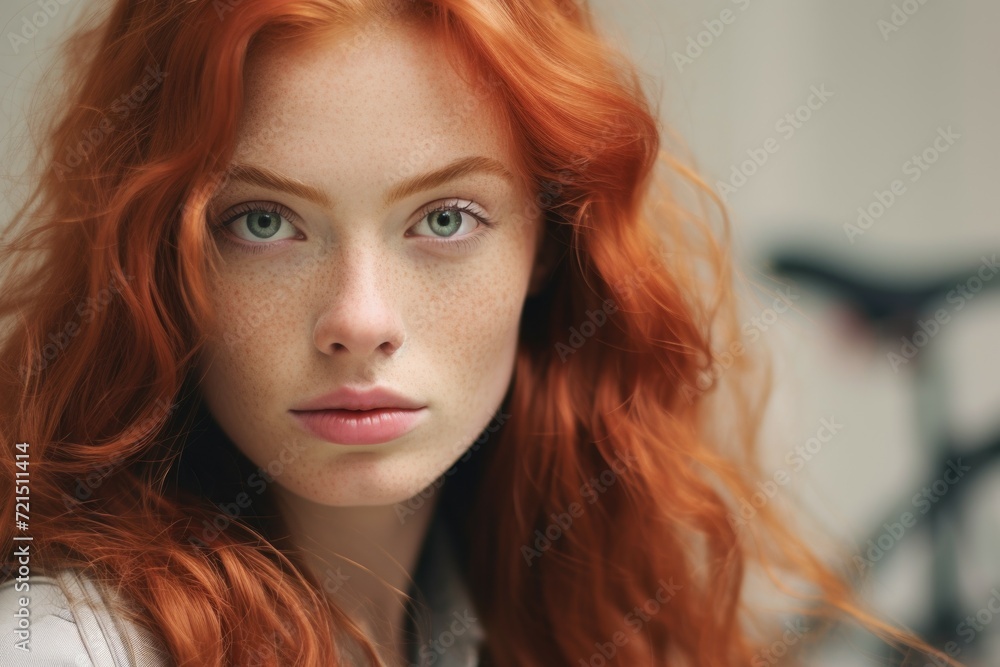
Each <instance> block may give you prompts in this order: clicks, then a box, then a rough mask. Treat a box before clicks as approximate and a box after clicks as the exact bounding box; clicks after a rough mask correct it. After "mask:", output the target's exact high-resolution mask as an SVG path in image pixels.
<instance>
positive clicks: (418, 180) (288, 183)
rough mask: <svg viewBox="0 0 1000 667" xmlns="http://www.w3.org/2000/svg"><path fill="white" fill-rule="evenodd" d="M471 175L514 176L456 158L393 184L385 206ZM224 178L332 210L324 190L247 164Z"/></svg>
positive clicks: (485, 162) (491, 162) (477, 159)
mask: <svg viewBox="0 0 1000 667" xmlns="http://www.w3.org/2000/svg"><path fill="white" fill-rule="evenodd" d="M473 173H485V174H495V175H497V176H500V177H502V178H504V179H506V180H508V181H510V182H512V183H513V182H514V180H515V179H514V176H513V174H511V172H510V171H509V170H508V169H507V168H506V167H504V166H503V164H502V163H500V162H499V161H498V160H495V159H493V158H490V157H485V156H481V155H479V156H470V157H464V158H459V159H457V160H455V161H454V162H451V163H450V164H447V165H445V166H444V167H441V168H440V169H435V170H434V171H430V172H427V173H425V174H418V175H416V176H413V177H411V178H408V179H406V180H404V181H400V182H399V183H396V184H395V185H393V186H392V187H391V188H390V189H389V191H388V192H387V193H386V196H385V206H387V207H388V206H392V205H393V204H394V203H396V202H397V201H399V200H400V199H403V198H405V197H408V196H410V195H412V194H416V193H418V192H423V191H424V190H430V189H431V188H434V187H437V186H439V185H443V184H444V183H448V182H449V181H453V180H455V179H457V178H460V177H462V176H465V175H467V174H473ZM226 175H227V178H228V179H231V180H233V181H239V182H242V183H248V184H250V185H256V186H260V187H264V188H268V189H269V190H277V191H280V192H287V193H289V194H292V195H295V196H296V197H300V198H302V199H305V200H307V201H311V202H313V203H314V204H317V205H319V206H323V207H326V208H332V207H333V201H332V200H331V199H330V197H329V195H327V193H326V191H325V190H323V189H322V188H318V187H316V186H314V185H310V184H308V183H303V182H302V181H300V180H297V179H294V178H289V177H287V176H283V175H282V174H279V173H278V172H276V171H272V170H271V169H268V168H266V167H255V166H251V165H246V164H233V165H232V166H230V167H229V169H228V170H227V172H226Z"/></svg>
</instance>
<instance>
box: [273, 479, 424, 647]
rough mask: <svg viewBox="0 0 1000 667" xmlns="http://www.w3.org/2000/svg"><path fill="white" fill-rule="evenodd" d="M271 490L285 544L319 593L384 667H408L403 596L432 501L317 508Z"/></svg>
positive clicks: (279, 490)
mask: <svg viewBox="0 0 1000 667" xmlns="http://www.w3.org/2000/svg"><path fill="white" fill-rule="evenodd" d="M273 491H274V500H275V503H276V507H277V508H278V510H279V513H280V515H281V522H280V523H281V524H282V527H283V529H284V530H285V532H286V533H287V536H286V537H287V540H288V542H290V543H291V545H293V546H294V548H295V549H296V550H297V551H299V552H301V554H302V556H301V558H302V562H303V563H304V565H305V566H306V567H307V568H309V570H310V571H311V573H312V574H313V576H314V577H315V579H316V580H317V581H318V582H320V584H321V586H322V588H323V590H324V591H325V592H326V593H327V595H329V596H330V597H331V599H332V600H333V601H334V602H335V603H336V604H337V605H338V606H339V607H340V608H341V609H343V610H344V611H345V612H346V613H347V614H348V616H349V617H350V618H351V619H352V620H354V621H355V622H356V623H358V625H359V626H360V627H361V629H362V630H363V631H364V632H365V634H366V635H367V636H368V637H369V638H370V639H372V640H374V642H375V643H376V644H377V645H378V646H379V647H380V649H379V650H380V653H381V654H382V655H383V656H384V659H385V660H386V664H388V665H393V664H395V663H396V662H397V661H401V662H399V664H402V665H405V664H409V662H408V661H406V660H405V659H404V656H405V651H406V646H407V643H406V638H405V637H404V636H403V631H404V629H405V623H406V616H405V611H406V594H407V592H408V590H409V587H410V582H411V580H412V575H413V573H414V571H415V570H416V567H417V561H418V558H419V556H420V551H421V547H422V546H423V543H424V539H425V537H426V535H427V531H428V528H429V527H430V522H431V519H432V517H433V514H434V511H435V507H436V501H437V494H436V493H435V494H432V495H431V497H430V498H428V499H426V500H425V501H424V502H423V503H422V505H421V506H420V508H419V509H418V510H415V511H411V510H410V509H409V507H407V509H406V511H405V512H399V511H398V508H397V506H396V505H386V506H361V507H330V506H326V505H321V504H318V503H315V502H313V501H311V500H307V499H305V498H302V497H301V496H298V495H296V494H294V493H292V492H290V491H288V490H286V489H284V488H282V487H281V486H280V485H278V484H276V485H274V487H273Z"/></svg>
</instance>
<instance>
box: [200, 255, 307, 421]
mask: <svg viewBox="0 0 1000 667" xmlns="http://www.w3.org/2000/svg"><path fill="white" fill-rule="evenodd" d="M211 294H212V302H213V306H214V308H215V312H216V313H217V322H218V327H219V328H218V330H217V332H216V335H215V337H214V338H213V339H212V342H211V343H210V344H209V345H207V346H206V355H205V360H206V362H207V364H206V368H205V369H204V370H205V378H204V381H203V383H202V390H203V393H204V395H205V398H206V399H207V400H208V402H209V404H210V405H215V406H218V407H219V409H220V411H224V412H234V411H236V410H238V411H240V412H247V411H250V410H255V409H256V414H262V413H264V410H265V408H266V406H267V405H268V399H269V397H271V396H280V394H281V392H282V391H284V390H286V389H287V388H286V387H284V384H286V383H285V382H284V378H283V376H282V375H281V374H280V373H278V372H276V371H277V370H278V369H281V368H286V369H287V368H293V367H294V366H292V365H291V364H292V363H293V362H294V358H295V356H296V355H297V352H298V349H297V348H296V344H297V343H298V344H299V345H301V342H300V341H297V338H298V337H300V336H299V335H298V334H299V332H298V330H297V328H296V327H295V326H293V325H292V324H291V323H293V322H295V321H296V320H297V319H299V318H300V316H299V315H298V314H297V309H299V308H300V307H301V304H299V303H298V302H297V300H296V295H295V291H294V290H293V289H291V285H285V284H284V283H282V282H281V280H280V278H279V276H276V275H272V274H269V273H268V272H265V271H261V272H258V273H255V274H253V275H242V272H232V273H230V274H223V275H221V276H220V277H219V279H218V281H217V282H216V283H215V284H214V285H213V286H212V289H211ZM307 342H308V341H307Z"/></svg>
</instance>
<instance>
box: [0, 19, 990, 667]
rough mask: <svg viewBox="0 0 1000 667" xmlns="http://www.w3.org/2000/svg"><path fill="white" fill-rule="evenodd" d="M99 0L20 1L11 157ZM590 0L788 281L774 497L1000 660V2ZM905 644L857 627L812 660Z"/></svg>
mask: <svg viewBox="0 0 1000 667" xmlns="http://www.w3.org/2000/svg"><path fill="white" fill-rule="evenodd" d="M83 2H84V0H65V1H63V0H59V2H53V3H51V6H52V7H53V8H54V10H55V13H54V14H53V15H51V16H49V15H47V14H44V13H40V11H41V10H40V5H39V4H38V3H37V2H19V1H18V2H14V1H10V0H4V2H3V3H2V5H0V25H3V26H4V29H3V36H2V37H3V39H2V44H0V54H2V55H0V93H2V95H0V142H2V145H0V150H3V151H4V154H5V155H8V156H11V157H13V158H15V161H16V159H18V157H19V156H18V155H14V154H12V153H11V152H10V147H11V146H12V144H11V141H12V139H14V138H17V137H18V136H19V135H20V134H21V133H23V132H24V122H25V118H24V107H25V105H26V104H27V103H28V101H29V100H30V98H31V96H32V93H33V90H34V85H35V81H36V79H37V76H38V74H39V73H40V72H41V70H42V68H43V67H44V66H45V64H46V63H47V59H48V57H49V56H50V55H51V54H52V51H51V50H52V47H53V45H54V44H55V43H56V42H57V41H58V40H59V38H60V37H61V34H62V31H63V30H64V28H65V26H67V25H68V24H69V23H70V22H72V21H73V19H74V18H75V17H76V16H77V15H78V14H79V11H80V10H81V9H82V7H83ZM593 7H594V9H595V11H596V13H597V15H598V16H599V18H600V21H599V24H600V26H601V27H602V29H603V30H604V31H605V33H606V34H608V35H609V36H611V37H613V38H614V39H616V40H618V41H619V42H620V43H621V44H622V45H623V46H624V48H625V49H626V51H627V52H629V53H630V54H631V56H632V57H633V58H634V59H635V61H636V62H637V64H638V65H639V67H640V68H641V70H642V71H643V72H644V74H645V75H646V76H647V80H648V81H649V82H650V83H651V84H652V85H653V86H654V88H653V89H652V90H651V92H653V93H654V99H655V100H656V101H658V103H659V104H660V105H661V106H660V109H661V112H662V113H661V116H662V119H663V121H664V123H665V124H667V125H668V126H670V127H671V128H673V129H674V130H676V131H677V133H678V134H679V135H680V136H681V137H682V138H683V139H684V141H685V142H686V143H687V144H688V146H689V148H690V150H691V152H692V154H693V156H694V158H695V160H696V163H697V167H698V168H699V169H700V172H701V174H702V175H703V176H704V178H705V179H706V181H707V182H709V183H710V184H712V185H713V187H714V189H715V191H716V192H717V193H718V194H719V195H720V196H721V197H723V199H724V200H725V201H726V203H727V205H728V207H729V210H730V213H731V215H732V223H733V239H734V244H735V248H736V251H737V260H738V262H739V264H740V270H741V271H742V272H743V273H744V274H745V275H746V276H747V277H749V278H750V279H752V280H755V281H758V282H760V283H761V284H765V285H767V286H768V288H769V289H771V290H775V291H779V292H780V293H782V294H785V295H786V301H785V302H782V303H776V302H774V300H773V296H771V295H767V294H764V293H761V294H758V295H756V296H755V298H752V299H748V300H747V302H746V304H745V313H746V318H745V320H744V322H745V327H744V331H746V332H747V336H748V338H747V341H746V342H747V343H748V346H749V345H751V344H752V345H767V346H769V347H770V348H771V349H773V350H774V351H775V352H776V353H777V354H776V355H775V356H776V361H777V368H776V370H777V375H776V385H775V386H776V390H775V395H774V400H773V401H772V403H771V408H770V411H769V413H768V418H767V431H768V433H771V434H773V435H774V437H773V438H765V440H764V442H765V444H766V443H771V442H773V443H775V444H774V446H773V447H772V448H771V449H770V450H768V451H767V457H768V466H770V467H769V468H767V469H769V470H773V471H774V472H775V473H776V474H777V473H779V472H784V473H785V474H786V475H787V477H782V478H781V479H785V480H786V481H787V484H782V485H780V486H779V487H778V491H777V492H778V493H781V494H788V495H789V496H790V497H791V496H792V495H794V497H796V498H801V499H803V503H804V505H806V506H808V509H809V510H810V511H811V512H812V513H813V515H815V516H817V517H820V518H821V520H822V522H823V524H822V526H819V527H817V526H813V527H811V528H812V529H814V530H816V529H819V530H822V531H825V532H828V533H829V534H830V535H832V536H833V537H834V538H835V539H838V540H842V541H843V543H844V544H846V545H848V547H847V550H848V551H849V552H851V553H854V554H855V558H854V564H855V566H856V567H857V569H858V571H859V573H860V572H863V573H864V574H865V575H867V576H868V577H869V581H870V584H869V585H868V586H867V587H866V588H865V595H866V596H867V598H868V599H869V600H870V601H871V602H872V604H874V605H875V606H876V608H877V609H878V610H880V611H881V612H883V613H885V614H887V615H889V616H891V617H892V618H894V619H897V620H899V621H901V622H903V623H905V624H906V625H908V626H909V627H911V628H913V629H915V630H916V631H918V632H919V633H920V634H921V635H922V636H924V637H926V638H928V639H929V640H931V641H932V642H933V643H934V644H935V645H937V646H939V647H940V648H942V649H945V648H946V647H948V652H949V653H950V654H951V655H953V656H954V657H956V658H958V659H959V660H961V661H963V662H965V663H966V664H968V665H970V666H977V667H978V666H996V665H1000V465H998V464H1000V462H998V461H994V460H993V456H994V454H996V453H998V452H1000V381H998V379H1000V350H998V344H1000V289H998V287H1000V264H998V260H1000V218H998V214H997V212H996V206H997V192H998V189H1000V184H998V183H997V179H998V177H1000V169H998V168H997V165H996V160H997V156H998V155H1000V130H998V128H997V109H998V107H1000V44H998V41H1000V40H998V36H997V35H998V33H1000V3H998V2H996V0H948V1H947V2H946V1H945V0H814V1H812V2H802V1H801V0H798V1H796V0H768V1H767V2H765V1H764V0H594V3H593ZM21 157H23V158H24V159H25V160H26V159H27V157H28V156H21ZM20 167H21V165H19V164H16V163H12V164H8V165H7V169H8V170H9V171H10V172H11V173H15V174H16V173H17V172H18V170H19V169H20ZM19 187H20V186H19V184H16V183H11V182H7V183H5V192H4V194H5V196H8V197H11V198H13V199H14V200H16V201H20V200H21V195H22V192H21V191H20V190H19V189H18V188H19ZM781 286H784V287H781ZM784 303H790V304H792V305H793V306H794V309H792V308H785V307H784V305H783V304H784ZM789 443H791V446H790V445H789ZM763 481H765V480H762V482H763ZM803 529H804V528H803ZM994 620H996V622H994ZM784 648H788V647H784ZM782 649H783V647H781V646H775V655H766V656H761V660H760V661H759V662H758V663H757V664H759V665H770V664H778V663H779V662H780V656H779V655H778V654H779V653H783V650H782ZM890 655H891V654H890V653H888V652H886V651H885V649H884V647H881V646H880V645H879V644H878V643H877V642H874V641H872V639H871V638H870V637H869V636H866V635H863V634H858V635H851V634H844V633H840V634H838V636H837V638H835V639H831V640H830V641H828V642H826V643H825V644H824V645H823V646H821V647H820V649H818V650H817V651H816V654H815V655H814V656H813V657H812V658H811V660H810V663H809V664H816V665H823V666H827V667H834V666H837V667H839V666H844V665H859V666H866V665H875V664H886V658H887V656H890Z"/></svg>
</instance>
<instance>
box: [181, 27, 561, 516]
mask: <svg viewBox="0 0 1000 667" xmlns="http://www.w3.org/2000/svg"><path fill="white" fill-rule="evenodd" d="M434 40H435V37H433V36H432V35H430V34H427V33H424V32H422V31H421V30H420V29H417V28H413V27H405V26H392V27H390V26H386V27H385V29H384V30H380V31H377V32H375V33H374V34H373V35H372V38H371V41H369V42H368V43H366V44H365V45H364V48H361V49H356V50H353V51H351V50H347V49H344V48H342V47H341V45H340V44H338V43H336V42H330V43H328V44H324V45H321V46H317V47H316V48H314V49H309V50H304V51H302V52H299V53H295V54H294V55H283V54H282V53H281V52H280V51H269V52H267V53H266V55H264V56H261V57H257V58H254V59H252V60H251V61H250V62H249V63H248V70H247V94H246V104H247V106H246V109H245V111H244V117H243V118H242V120H241V124H240V128H239V133H238V139H237V148H236V152H235V156H234V161H235V162H239V163H241V164H251V165H254V166H262V167H267V168H269V169H271V170H273V171H276V172H278V173H281V174H284V175H286V176H289V177H292V178H295V179H298V180H300V181H303V182H305V183H309V184H313V185H316V186H318V187H320V188H321V189H323V190H324V191H325V192H326V193H328V195H329V197H330V199H331V200H332V201H333V206H332V207H330V208H325V207H322V206H320V205H318V204H314V203H311V202H309V201H307V200H305V199H300V198H298V197H295V196H293V195H290V194H286V193H282V192H276V191H271V190H268V189H264V188H261V187H258V186H249V185H246V184H243V183H238V182H235V181H230V182H228V183H226V184H225V185H224V187H223V189H222V190H221V191H220V192H219V194H218V196H217V198H216V200H215V201H214V202H213V210H215V211H216V212H217V213H218V215H219V218H217V219H216V220H215V221H218V222H222V221H223V220H225V219H228V218H230V217H232V216H231V215H229V214H228V213H227V212H228V211H229V210H231V209H232V208H233V207H234V206H236V205H238V204H243V203H255V204H256V203H260V202H275V203H279V204H281V205H283V206H284V207H286V208H288V209H289V210H290V211H291V212H293V213H294V214H295V217H294V218H286V217H284V216H283V217H282V220H281V223H280V224H281V225H282V227H281V228H280V229H279V232H278V233H277V234H276V235H275V237H276V238H279V239H280V240H274V239H269V240H267V241H266V243H267V244H269V245H267V247H266V248H265V251H264V252H262V253H260V254H249V253H247V252H244V251H241V250H239V249H237V248H236V247H233V246H231V245H229V244H226V243H223V242H221V241H220V242H219V243H218V245H219V249H220V253H221V257H222V258H223V260H224V261H223V263H222V265H221V267H220V269H221V270H220V273H219V275H218V276H217V277H216V278H215V279H214V280H213V282H212V283H211V292H212V300H213V302H214V304H215V308H216V312H217V313H218V322H219V325H220V329H219V336H217V337H216V338H215V339H213V341H212V343H211V344H210V345H208V347H207V348H206V350H205V354H204V355H203V356H202V358H201V360H200V362H199V363H200V365H201V369H202V371H203V373H204V379H203V383H202V387H201V389H202V393H203V397H204V399H205V401H206V403H207V405H208V407H209V409H210V410H211V412H212V414H213V415H214V417H215V418H216V420H217V421H218V422H219V424H220V426H221V427H222V428H223V430H224V431H225V432H226V433H227V434H228V435H229V437H230V438H231V439H232V440H233V442H234V443H235V444H236V446H237V447H239V448H240V450H241V451H243V452H244V453H245V454H246V455H247V456H248V457H249V458H250V459H251V460H252V461H253V462H254V463H255V464H257V465H259V466H263V467H266V466H268V464H270V463H272V462H273V461H275V460H276V459H279V458H280V457H282V454H283V453H284V461H289V460H290V461H289V462H288V463H286V464H285V465H284V466H283V469H282V471H281V472H280V474H279V475H278V476H277V477H276V482H277V483H278V484H279V485H280V486H282V487H284V488H285V489H287V490H289V491H292V492H293V493H295V494H297V495H299V496H301V497H302V498H305V499H308V500H311V501H314V502H316V503H319V504H322V505H328V506H344V507H347V506H359V505H389V504H392V503H396V502H400V501H403V500H405V499H407V498H410V497H412V496H413V495H415V494H417V493H419V492H420V491H421V490H422V489H424V488H425V487H426V486H427V485H429V484H430V483H432V482H433V481H434V480H435V479H436V478H437V477H439V476H440V475H441V474H442V473H444V472H445V471H446V470H447V469H448V468H450V467H451V466H452V465H453V464H454V463H455V461H457V460H458V458H460V457H461V456H462V454H463V453H464V452H465V451H466V450H467V449H468V447H469V446H471V444H472V443H473V441H474V440H475V438H476V437H477V436H478V435H479V433H480V431H481V430H482V429H483V428H485V427H486V426H487V425H488V424H489V422H490V419H491V417H492V416H493V414H494V412H495V410H496V409H497V408H498V407H499V405H500V402H501V400H502V398H503V396H504V394H505V393H506V390H507V388H508V386H509V384H510V380H511V374H512V371H513V362H514V355H515V350H516V346H517V333H518V325H519V319H520V313H521V308H522V306H523V303H524V298H525V296H526V295H527V294H528V290H529V286H532V285H534V280H535V277H536V272H537V271H538V267H537V265H536V257H537V250H538V248H539V242H540V238H541V236H540V232H541V227H542V223H541V219H540V216H533V217H532V216H529V217H527V218H526V217H525V214H524V212H525V211H526V210H529V208H528V207H527V206H526V204H527V203H529V202H530V200H531V197H530V195H529V194H528V193H527V192H525V191H524V189H523V188H522V187H520V186H519V185H518V184H517V183H514V182H511V181H506V180H504V179H502V178H499V177H496V176H492V175H486V174H475V175H467V176H464V177H462V178H460V179H457V180H455V181H453V182H452V183H450V184H447V185H443V186H439V187H436V188H434V189H432V190H428V191H424V192H421V193H418V194H414V195H410V196H408V197H406V198H405V199H404V200H401V201H399V202H397V203H396V204H394V205H392V206H391V207H389V208H385V207H384V205H383V198H384V196H385V193H386V191H388V190H389V188H390V187H391V186H392V185H393V184H394V183H396V182H398V181H400V180H402V179H403V178H405V177H406V176H411V175H415V174H417V173H423V172H428V171H431V170H433V169H436V168H438V167H441V166H443V165H445V164H447V163H449V162H451V161H452V160H454V159H456V158H459V157H466V156H475V155H482V156H488V157H493V158H496V159H498V160H500V161H501V162H502V163H503V164H504V165H505V166H507V168H508V169H509V170H511V171H514V168H515V161H514V158H515V156H514V155H512V154H511V153H510V152H509V151H510V149H509V147H508V142H506V141H505V140H504V137H503V134H502V131H501V128H502V127H503V125H502V124H501V123H500V121H499V118H497V117H495V116H494V115H493V112H492V111H491V110H490V108H489V105H488V104H485V103H484V100H483V99H482V98H479V101H478V103H476V104H474V105H472V104H471V103H470V102H469V100H473V101H474V100H475V99H476V98H475V95H476V93H474V92H473V91H472V89H471V88H469V87H468V86H467V85H466V84H465V83H464V82H463V81H461V80H460V79H459V78H458V77H457V75H456V73H455V72H454V71H453V70H452V69H451V67H452V65H451V64H450V63H449V60H448V59H447V57H446V56H445V55H444V54H443V52H442V50H441V49H440V48H435V46H434ZM463 105H465V108H466V109H467V110H466V111H465V112H461V113H456V110H461V109H462V108H463ZM470 107H471V108H470ZM412 155H416V156H417V159H416V160H415V161H414V163H413V164H412V166H407V163H406V161H407V159H408V157H410V156H412ZM450 199H458V200H460V201H459V205H464V204H466V203H467V202H470V201H471V202H474V203H475V204H477V205H478V206H479V207H480V208H481V209H482V210H483V211H484V212H485V213H486V214H487V215H488V216H489V217H490V218H491V219H492V220H493V221H494V223H495V226H494V228H493V229H492V230H491V231H490V233H487V234H485V235H484V236H483V237H482V239H481V240H480V242H479V243H478V244H476V245H475V246H474V247H470V248H465V249H452V250H448V249H445V248H441V247H439V246H438V245H437V244H435V243H434V242H433V241H434V240H435V239H442V238H447V237H443V236H440V233H441V232H439V233H438V235H435V233H434V231H433V230H432V229H431V228H430V226H429V224H428V222H427V218H428V217H430V218H432V219H433V218H434V216H427V215H426V214H424V215H421V214H420V212H421V209H423V208H425V207H426V206H428V205H437V204H440V203H444V202H445V201H446V200H450ZM238 215H239V217H238V218H236V220H235V221H234V223H233V225H230V226H229V229H230V230H235V229H237V228H238V227H239V226H240V225H242V226H243V227H242V231H241V232H238V233H241V234H242V236H241V238H242V239H243V241H244V243H246V244H247V245H249V244H250V243H251V242H252V241H249V240H248V239H253V238H254V237H253V236H252V234H251V233H250V232H248V231H246V223H247V216H246V214H245V213H240V214H238ZM461 215H462V216H463V218H464V219H465V220H466V221H467V222H466V223H463V224H464V226H463V228H462V229H461V230H460V231H458V232H457V233H456V234H455V235H454V236H452V237H451V238H452V239H455V238H459V237H461V236H463V235H466V236H465V238H472V237H473V236H475V235H476V234H477V233H478V232H482V231H484V230H483V229H479V230H477V229H476V225H477V224H479V223H477V221H476V220H475V218H474V217H473V216H471V215H469V214H468V213H465V212H463V213H461ZM422 221H423V222H422ZM418 224H419V225H420V227H416V225H418ZM289 225H290V227H286V226H289ZM223 233H225V232H223ZM263 241H264V239H258V241H257V243H260V242H263ZM236 242H237V243H238V242H239V240H237V241H236ZM532 289H534V288H533V287H532ZM225 334H228V335H225ZM344 384H354V385H371V384H379V385H387V386H389V387H391V388H393V389H395V390H397V391H399V392H401V393H403V394H404V395H407V396H410V397H412V398H415V399H418V400H420V401H421V402H423V403H426V405H427V406H428V410H429V415H428V417H429V418H428V419H426V420H425V421H424V423H423V424H422V425H421V426H419V427H418V428H417V429H416V430H414V431H412V432H410V433H408V434H406V435H404V436H403V437H401V438H399V439H398V440H395V441H392V442H390V443H384V444H380V445H363V446H358V445H339V444H333V443H329V442H326V441H324V440H321V439H319V438H316V437H314V436H312V435H311V434H309V433H307V432H306V431H303V430H302V429H301V428H300V427H299V426H298V424H297V422H296V421H295V420H294V419H293V418H292V416H291V414H290V413H289V412H288V410H289V409H290V408H293V407H295V406H297V405H298V404H300V403H302V402H303V401H304V400H307V399H310V398H313V397H316V396H319V395H321V394H325V393H327V392H329V391H331V390H333V389H335V388H337V387H339V386H341V385H344ZM293 445H294V446H293Z"/></svg>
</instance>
